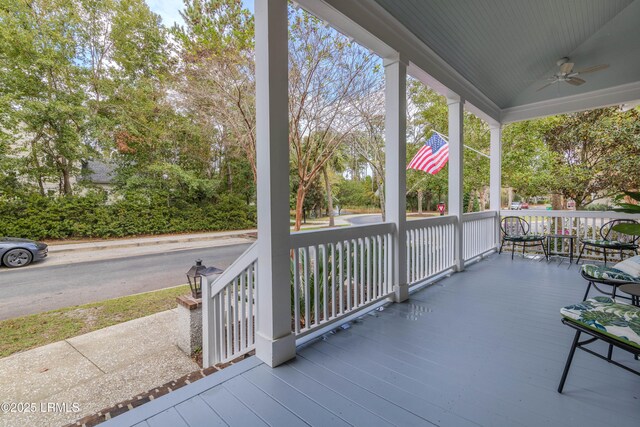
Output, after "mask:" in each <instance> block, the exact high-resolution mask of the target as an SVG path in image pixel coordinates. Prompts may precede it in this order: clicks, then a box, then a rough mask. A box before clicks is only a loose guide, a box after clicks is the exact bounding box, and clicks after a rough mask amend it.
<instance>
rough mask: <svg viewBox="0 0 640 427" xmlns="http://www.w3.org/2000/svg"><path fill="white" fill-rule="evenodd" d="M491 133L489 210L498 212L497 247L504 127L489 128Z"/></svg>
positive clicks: (497, 227) (496, 125) (497, 240)
mask: <svg viewBox="0 0 640 427" xmlns="http://www.w3.org/2000/svg"><path fill="white" fill-rule="evenodd" d="M489 129H490V132H491V166H490V168H491V169H490V176H489V209H491V210H492V211H496V212H497V213H498V214H497V216H496V228H495V230H496V233H495V236H496V237H495V239H496V247H497V246H498V245H499V242H500V207H501V205H502V126H501V125H500V124H499V123H495V124H491V125H490V126H489Z"/></svg>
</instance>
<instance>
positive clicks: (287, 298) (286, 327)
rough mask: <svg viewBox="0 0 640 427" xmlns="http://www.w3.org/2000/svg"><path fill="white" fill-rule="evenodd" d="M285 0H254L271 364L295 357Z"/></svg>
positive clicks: (264, 326)
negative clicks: (290, 250) (290, 245)
mask: <svg viewBox="0 0 640 427" xmlns="http://www.w3.org/2000/svg"><path fill="white" fill-rule="evenodd" d="M287 31H288V26H287V0H256V1H255V39H256V117H257V123H256V136H257V147H256V151H257V169H258V291H257V292H258V302H257V307H256V309H257V332H256V355H257V356H258V357H259V358H260V359H261V360H262V361H263V362H265V363H266V364H268V365H269V366H272V367H273V366H277V365H280V364H281V363H283V362H286V361H287V360H289V359H291V358H293V357H295V354H296V349H295V336H294V335H293V334H292V332H291V307H290V305H291V295H290V293H291V288H290V283H289V282H290V280H291V277H290V276H291V273H290V271H289V270H290V265H289V262H290V261H289V238H290V236H289V191H282V189H283V188H286V189H288V188H289V109H288V86H287V85H288V57H287V56H288V47H287V46H288V34H287Z"/></svg>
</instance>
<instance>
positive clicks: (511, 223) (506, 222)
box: [498, 216, 549, 259]
mask: <svg viewBox="0 0 640 427" xmlns="http://www.w3.org/2000/svg"><path fill="white" fill-rule="evenodd" d="M500 229H501V230H502V243H500V250H499V251H498V253H502V247H503V246H504V244H505V242H511V259H513V255H514V253H515V248H516V246H522V255H524V253H525V250H526V249H527V247H532V246H538V245H540V247H542V252H544V256H545V258H546V259H549V254H548V253H547V248H546V247H545V245H544V240H545V236H543V235H540V234H529V229H530V226H529V223H528V222H527V221H525V220H524V219H522V218H520V217H518V216H505V217H504V218H502V220H501V221H500Z"/></svg>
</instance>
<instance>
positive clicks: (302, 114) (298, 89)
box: [289, 11, 381, 230]
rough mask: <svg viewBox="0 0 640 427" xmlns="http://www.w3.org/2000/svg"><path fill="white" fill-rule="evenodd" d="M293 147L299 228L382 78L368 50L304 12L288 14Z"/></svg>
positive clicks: (295, 227) (291, 135)
mask: <svg viewBox="0 0 640 427" xmlns="http://www.w3.org/2000/svg"><path fill="white" fill-rule="evenodd" d="M289 20H290V31H289V34H290V36H289V37H290V41H289V44H290V46H289V121H290V123H289V142H290V146H291V158H292V162H293V165H294V168H295V170H296V172H297V179H296V181H297V188H296V205H295V212H296V218H295V225H294V229H295V230H299V229H300V225H301V221H302V213H303V205H304V198H305V195H306V193H307V192H308V191H309V189H310V188H311V186H312V185H313V183H314V182H315V180H316V177H317V176H318V175H319V174H320V173H321V172H322V169H323V167H324V166H325V164H326V163H327V162H328V161H329V160H330V159H331V157H332V156H333V155H334V153H335V152H336V150H337V149H338V147H339V146H340V144H342V143H343V142H344V141H345V140H346V138H347V136H348V135H350V134H351V133H352V132H354V131H355V130H356V129H358V127H359V126H360V124H361V122H360V120H359V118H358V115H357V111H356V107H357V106H358V105H361V104H362V103H363V102H366V100H367V99H369V98H368V97H369V96H370V95H371V93H372V91H373V90H374V89H375V88H376V87H377V85H376V82H377V81H378V80H379V79H380V78H381V77H380V73H379V68H378V67H376V65H377V64H378V61H377V60H376V58H375V57H374V56H373V55H372V54H371V53H369V52H368V51H366V50H365V49H364V48H362V47H360V46H358V45H357V44H355V43H353V42H351V41H349V40H348V39H347V38H346V37H344V36H342V35H340V34H338V33H336V32H335V30H333V29H330V28H327V27H326V26H325V25H324V24H323V23H322V21H320V20H319V19H318V18H315V17H313V16H312V15H310V14H308V13H306V12H304V11H291V12H290V17H289Z"/></svg>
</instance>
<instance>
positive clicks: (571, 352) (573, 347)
mask: <svg viewBox="0 0 640 427" xmlns="http://www.w3.org/2000/svg"><path fill="white" fill-rule="evenodd" d="M579 339H580V331H576V336H575V337H574V338H573V344H571V350H569V356H568V357H567V363H566V364H565V365H564V372H562V378H561V379H560V385H558V393H562V389H563V388H564V383H565V381H566V380H567V375H568V374H569V368H570V367H571V362H572V361H573V355H574V354H575V352H576V347H577V346H578V340H579Z"/></svg>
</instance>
